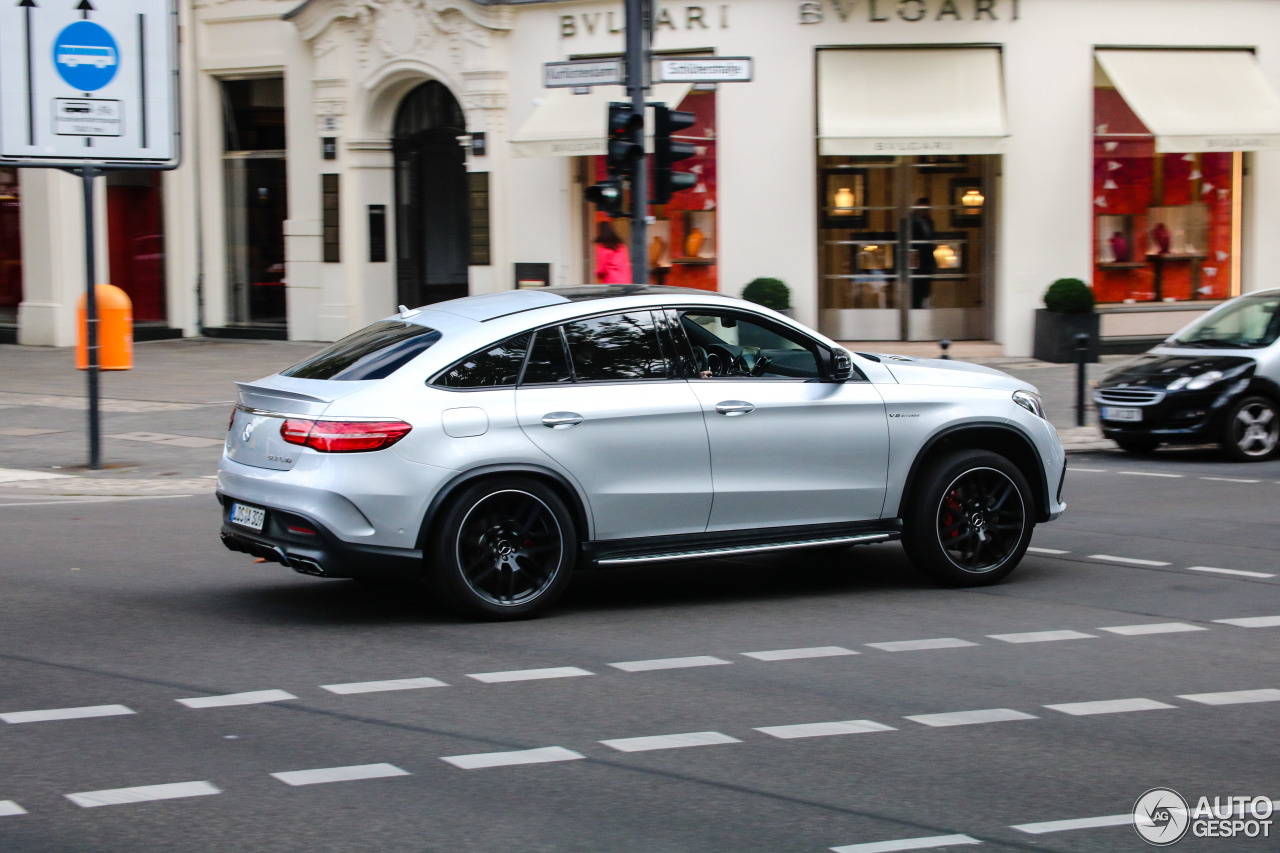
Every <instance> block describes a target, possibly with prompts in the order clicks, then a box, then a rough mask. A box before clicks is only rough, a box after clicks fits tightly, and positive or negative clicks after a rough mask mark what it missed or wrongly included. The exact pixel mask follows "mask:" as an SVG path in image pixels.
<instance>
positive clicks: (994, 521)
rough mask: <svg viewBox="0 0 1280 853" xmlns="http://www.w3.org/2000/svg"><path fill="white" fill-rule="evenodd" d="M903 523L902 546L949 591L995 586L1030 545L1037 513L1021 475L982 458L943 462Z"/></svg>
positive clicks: (997, 459)
mask: <svg viewBox="0 0 1280 853" xmlns="http://www.w3.org/2000/svg"><path fill="white" fill-rule="evenodd" d="M906 516H907V517H906V518H905V519H904V530H903V534H904V535H903V545H904V546H905V547H906V549H907V554H908V555H909V556H910V557H911V559H912V562H914V563H915V564H916V565H917V566H918V567H919V568H920V569H921V570H923V571H925V572H926V573H928V574H929V575H931V576H933V578H934V579H935V580H938V581H940V582H941V583H944V584H948V585H951V586H981V585H985V584H991V583H995V582H997V581H999V580H1001V579H1003V578H1004V577H1006V576H1007V575H1008V574H1009V573H1010V572H1012V571H1013V570H1014V569H1015V568H1016V567H1017V565H1018V563H1019V561H1020V560H1021V559H1022V557H1023V555H1024V554H1025V553H1026V551H1027V546H1028V545H1029V544H1030V543H1031V533H1032V531H1033V530H1034V529H1035V507H1034V502H1033V500H1032V497H1031V489H1030V487H1029V486H1028V484H1027V479H1026V477H1024V476H1023V475H1022V472H1021V471H1019V470H1018V468H1017V467H1016V466H1015V465H1014V464H1013V463H1012V462H1010V461H1009V460H1008V459H1005V458H1004V457H1003V456H999V455H997V454H995V453H990V452H987V451H982V450H965V451H958V452H956V453H953V454H950V455H948V456H946V457H943V458H942V459H941V460H939V461H938V463H937V464H935V465H934V466H933V467H932V468H931V469H930V470H929V471H927V472H926V473H925V475H924V479H923V481H922V483H921V485H920V487H919V488H918V489H916V491H915V492H914V494H913V496H912V500H911V506H910V508H909V509H908V511H907V513H906Z"/></svg>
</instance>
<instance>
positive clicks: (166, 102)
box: [0, 0, 180, 169]
mask: <svg viewBox="0 0 1280 853" xmlns="http://www.w3.org/2000/svg"><path fill="white" fill-rule="evenodd" d="M95 4H96V5H95ZM177 74H178V49H177V8H176V5H175V0H79V2H78V3H77V0H17V2H13V0H10V2H7V3H6V2H0V163H7V164H12V165H18V166H63V167H75V166H99V167H111V166H143V167H150V168H158V169H165V168H173V167H174V166H176V165H178V160H179V156H180V149H179V146H178V78H177Z"/></svg>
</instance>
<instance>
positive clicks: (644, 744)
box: [600, 732, 742, 752]
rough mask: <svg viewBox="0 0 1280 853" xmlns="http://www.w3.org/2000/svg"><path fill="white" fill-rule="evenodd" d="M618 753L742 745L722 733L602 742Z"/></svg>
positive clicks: (688, 733)
mask: <svg viewBox="0 0 1280 853" xmlns="http://www.w3.org/2000/svg"><path fill="white" fill-rule="evenodd" d="M600 742H601V743H602V744H604V745H605V746H607V747H610V748H612V749H616V750H618V752H649V751H651V750H655V749H682V748H683V747H686V746H714V745H716V744H721V743H742V741H740V740H738V739H737V738H736V737H729V735H723V734H720V732H685V733H684V734H678V735H655V736H653V737H624V738H619V739H616V740H602V741H600Z"/></svg>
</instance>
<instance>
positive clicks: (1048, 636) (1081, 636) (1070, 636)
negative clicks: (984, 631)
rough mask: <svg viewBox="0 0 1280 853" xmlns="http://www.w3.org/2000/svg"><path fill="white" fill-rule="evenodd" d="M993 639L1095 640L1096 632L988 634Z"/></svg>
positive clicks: (1040, 640) (1019, 641)
mask: <svg viewBox="0 0 1280 853" xmlns="http://www.w3.org/2000/svg"><path fill="white" fill-rule="evenodd" d="M987 636H988V637H990V638H991V639H993V640H1000V641H1001V642H1004V643H1052V642H1056V641H1058V640H1096V639H1098V635H1097V634H1086V633H1084V632H1083V631H1024V632H1022V633H1020V634H988V635H987Z"/></svg>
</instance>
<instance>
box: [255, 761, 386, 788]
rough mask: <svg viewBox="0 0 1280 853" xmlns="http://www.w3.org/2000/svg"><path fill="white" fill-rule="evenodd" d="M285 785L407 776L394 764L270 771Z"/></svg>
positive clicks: (320, 783)
mask: <svg viewBox="0 0 1280 853" xmlns="http://www.w3.org/2000/svg"><path fill="white" fill-rule="evenodd" d="M271 775H272V776H274V777H275V778H277V779H279V780H280V781H281V782H283V783H285V784H286V785H322V784H324V783H326V782H355V781H358V780H360V779H385V778H386V777H388V776H408V775H409V771H408V770H401V769H400V768H399V767H396V766H395V765H394V764H353V765H351V766H350V767H322V768H320V769H318V770H286V771H285V772H283V773H272V774H271Z"/></svg>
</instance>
